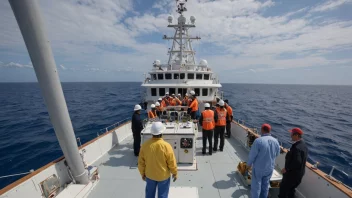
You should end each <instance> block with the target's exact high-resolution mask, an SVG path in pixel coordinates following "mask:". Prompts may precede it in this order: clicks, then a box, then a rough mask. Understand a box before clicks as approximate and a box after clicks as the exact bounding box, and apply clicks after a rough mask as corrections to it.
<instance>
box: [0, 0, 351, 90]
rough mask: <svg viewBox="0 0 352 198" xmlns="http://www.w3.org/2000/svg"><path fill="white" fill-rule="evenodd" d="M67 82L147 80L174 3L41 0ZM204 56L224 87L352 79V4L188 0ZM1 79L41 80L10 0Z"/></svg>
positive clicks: (3, 16)
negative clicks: (244, 84) (229, 84)
mask: <svg viewBox="0 0 352 198" xmlns="http://www.w3.org/2000/svg"><path fill="white" fill-rule="evenodd" d="M39 2H40V7H41V12H42V16H43V18H44V21H45V24H44V25H45V28H46V32H47V34H48V38H49V39H50V42H51V47H52V50H53V54H54V58H55V62H56V66H57V68H58V71H59V75H60V79H61V81H63V82H94V81H99V82H100V81H103V82H104V81H137V82H138V81H139V82H141V81H142V80H143V78H144V77H143V74H144V73H147V72H148V71H149V70H150V69H151V68H152V63H153V61H154V60H156V59H158V60H161V61H162V62H163V63H166V62H167V60H168V56H167V50H168V48H169V47H171V41H165V40H162V39H161V38H162V36H163V35H164V34H166V35H170V36H171V35H172V34H173V30H172V29H170V28H167V27H166V26H167V25H168V22H167V17H168V16H169V15H172V16H174V18H176V17H177V16H178V14H177V13H176V12H175V10H176V5H175V1H174V0H155V1H152V0H60V1H47V0H40V1H39ZM186 7H187V9H188V11H187V12H186V13H185V16H186V18H187V19H188V21H189V17H190V16H192V15H193V16H195V17H196V23H195V24H196V28H193V29H191V30H190V31H191V35H194V36H200V37H201V38H202V39H201V40H200V41H197V42H194V43H193V45H194V49H195V50H196V58H197V62H199V61H200V60H201V59H206V60H207V61H208V64H209V66H210V67H211V68H212V69H213V71H215V72H216V73H217V75H218V76H219V79H220V81H221V82H223V83H273V84H332V85H352V14H351V13H352V0H294V1H293V0H278V1H277V0H189V1H188V3H187V5H186ZM0 27H1V28H0V82H36V77H35V73H34V70H33V66H32V64H31V61H30V58H29V56H28V52H27V49H26V47H25V44H24V41H23V38H22V36H21V33H20V31H19V28H18V25H17V23H16V20H15V17H14V15H13V13H12V10H11V7H10V5H9V3H8V1H5V0H3V1H0Z"/></svg>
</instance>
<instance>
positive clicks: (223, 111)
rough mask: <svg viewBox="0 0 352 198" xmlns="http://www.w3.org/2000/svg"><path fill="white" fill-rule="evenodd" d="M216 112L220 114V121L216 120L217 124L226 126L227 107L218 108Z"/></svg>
mask: <svg viewBox="0 0 352 198" xmlns="http://www.w3.org/2000/svg"><path fill="white" fill-rule="evenodd" d="M216 113H217V114H218V121H217V122H216V124H215V126H226V115H227V111H226V109H225V108H223V109H221V108H217V109H216Z"/></svg>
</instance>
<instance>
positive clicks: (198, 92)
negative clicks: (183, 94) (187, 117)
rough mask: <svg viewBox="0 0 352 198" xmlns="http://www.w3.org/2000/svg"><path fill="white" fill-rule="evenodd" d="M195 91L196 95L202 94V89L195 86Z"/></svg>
mask: <svg viewBox="0 0 352 198" xmlns="http://www.w3.org/2000/svg"><path fill="white" fill-rule="evenodd" d="M194 92H195V93H196V96H200V89H199V88H195V89H194Z"/></svg>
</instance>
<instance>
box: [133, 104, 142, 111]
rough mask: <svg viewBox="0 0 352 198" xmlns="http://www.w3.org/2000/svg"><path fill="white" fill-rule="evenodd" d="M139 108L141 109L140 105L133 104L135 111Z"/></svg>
mask: <svg viewBox="0 0 352 198" xmlns="http://www.w3.org/2000/svg"><path fill="white" fill-rule="evenodd" d="M141 109H142V107H141V105H135V106H134V110H135V111H138V110H141Z"/></svg>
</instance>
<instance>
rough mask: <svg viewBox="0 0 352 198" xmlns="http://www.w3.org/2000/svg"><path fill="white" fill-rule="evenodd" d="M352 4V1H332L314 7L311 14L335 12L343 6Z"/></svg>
mask: <svg viewBox="0 0 352 198" xmlns="http://www.w3.org/2000/svg"><path fill="white" fill-rule="evenodd" d="M351 2H352V0H330V1H326V2H324V3H322V4H320V5H318V6H316V7H314V8H313V9H312V10H311V12H325V11H328V10H333V9H336V8H338V7H339V6H341V5H343V4H346V3H351Z"/></svg>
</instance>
